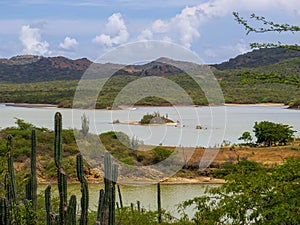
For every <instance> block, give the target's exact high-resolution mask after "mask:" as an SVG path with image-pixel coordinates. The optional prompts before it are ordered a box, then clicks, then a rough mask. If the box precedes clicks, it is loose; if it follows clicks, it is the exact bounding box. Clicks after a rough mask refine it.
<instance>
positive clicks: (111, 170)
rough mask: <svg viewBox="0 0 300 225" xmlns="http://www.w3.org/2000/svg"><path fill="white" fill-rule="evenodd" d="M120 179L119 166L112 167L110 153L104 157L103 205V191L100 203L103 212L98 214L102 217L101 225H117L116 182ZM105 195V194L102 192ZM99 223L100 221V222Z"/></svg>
mask: <svg viewBox="0 0 300 225" xmlns="http://www.w3.org/2000/svg"><path fill="white" fill-rule="evenodd" d="M117 178H118V166H117V165H116V164H113V165H112V160H111V156H110V154H109V153H108V152H106V153H105V155H104V185H105V187H104V197H103V204H102V202H101V191H100V198H99V199H100V203H101V206H102V207H101V209H99V210H100V211H101V213H100V214H98V217H100V224H101V225H114V224H115V204H116V196H115V193H116V187H115V185H116V182H117ZM102 193H103V192H102ZM98 221H99V220H98Z"/></svg>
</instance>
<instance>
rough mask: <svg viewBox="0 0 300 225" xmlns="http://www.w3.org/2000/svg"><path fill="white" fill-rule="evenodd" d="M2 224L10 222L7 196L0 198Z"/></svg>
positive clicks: (0, 222)
mask: <svg viewBox="0 0 300 225" xmlns="http://www.w3.org/2000/svg"><path fill="white" fill-rule="evenodd" d="M0 224H1V225H6V224H9V220H8V205H7V200H6V198H1V199H0Z"/></svg>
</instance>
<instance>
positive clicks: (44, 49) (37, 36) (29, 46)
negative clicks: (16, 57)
mask: <svg viewBox="0 0 300 225" xmlns="http://www.w3.org/2000/svg"><path fill="white" fill-rule="evenodd" d="M19 38H20V40H21V42H22V44H23V47H24V48H23V52H24V53H26V54H39V55H45V54H51V51H50V50H49V43H48V42H47V41H42V38H41V32H40V29H39V28H34V27H31V26H30V25H24V26H22V28H21V33H20V37H19Z"/></svg>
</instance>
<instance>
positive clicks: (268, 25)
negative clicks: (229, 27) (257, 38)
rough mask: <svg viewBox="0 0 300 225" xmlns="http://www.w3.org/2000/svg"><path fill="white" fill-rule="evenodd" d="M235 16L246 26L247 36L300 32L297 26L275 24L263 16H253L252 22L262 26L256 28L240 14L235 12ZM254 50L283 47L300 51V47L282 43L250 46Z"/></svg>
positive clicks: (252, 44) (251, 17)
mask: <svg viewBox="0 0 300 225" xmlns="http://www.w3.org/2000/svg"><path fill="white" fill-rule="evenodd" d="M233 16H234V17H235V20H236V21H237V22H238V23H239V24H241V25H243V26H244V28H245V30H246V31H247V35H248V34H249V33H267V32H278V33H281V32H292V33H294V32H298V31H300V27H299V26H296V25H289V24H286V23H283V24H280V23H275V22H273V21H270V20H268V19H266V18H265V17H263V16H257V15H255V14H254V13H253V14H251V16H250V20H251V21H256V22H258V23H260V24H261V26H260V27H255V26H254V25H251V24H250V22H249V21H248V20H246V19H244V18H243V17H241V16H240V15H239V14H238V12H233ZM250 45H251V47H252V48H274V47H282V48H289V49H295V50H300V46H299V45H297V44H294V45H287V44H283V43H281V42H278V43H251V44H250Z"/></svg>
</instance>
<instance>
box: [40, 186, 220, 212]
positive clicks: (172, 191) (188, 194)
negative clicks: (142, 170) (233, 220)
mask: <svg viewBox="0 0 300 225" xmlns="http://www.w3.org/2000/svg"><path fill="white" fill-rule="evenodd" d="M216 186H218V184H162V185H161V202H162V208H163V209H165V210H167V211H168V212H170V213H171V214H172V215H173V216H175V217H176V218H178V217H180V215H179V213H178V212H177V206H178V205H179V204H180V203H182V202H183V201H185V200H188V199H192V198H194V197H197V196H201V195H203V194H204V192H205V190H206V188H209V187H216ZM46 187H47V186H46V185H39V186H38V192H40V191H44V190H45V189H46ZM101 188H104V185H103V184H89V196H90V198H89V206H90V209H91V210H94V211H96V210H97V206H98V198H99V190H100V189H101ZM51 189H52V195H53V196H58V191H57V185H53V186H52V188H51ZM120 189H121V193H122V200H123V205H124V206H130V204H131V203H133V204H134V205H135V207H137V201H140V204H141V207H143V208H145V209H146V210H149V209H150V210H157V186H156V185H135V186H126V185H121V186H120ZM68 193H69V194H68V198H70V196H71V194H75V195H76V196H77V202H78V204H79V203H80V198H81V192H80V185H79V184H70V185H68ZM116 201H117V202H119V197H118V193H117V192H116ZM186 213H188V215H190V216H191V215H192V213H193V210H192V209H188V210H187V212H186Z"/></svg>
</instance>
